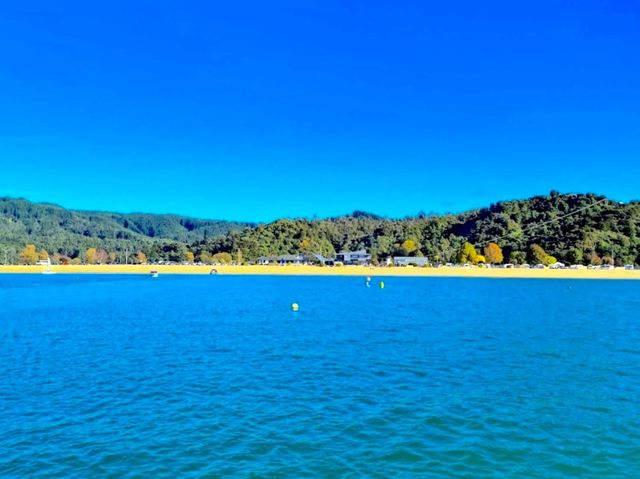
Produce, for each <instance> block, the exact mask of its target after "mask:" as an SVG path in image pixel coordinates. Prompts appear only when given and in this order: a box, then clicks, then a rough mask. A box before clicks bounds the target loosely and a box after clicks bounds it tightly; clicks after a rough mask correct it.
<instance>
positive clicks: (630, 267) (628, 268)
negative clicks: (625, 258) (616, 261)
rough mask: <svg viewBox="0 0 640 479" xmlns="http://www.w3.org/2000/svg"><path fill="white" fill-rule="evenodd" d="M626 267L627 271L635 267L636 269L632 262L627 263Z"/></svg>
mask: <svg viewBox="0 0 640 479" xmlns="http://www.w3.org/2000/svg"><path fill="white" fill-rule="evenodd" d="M624 269H626V270H627V271H633V270H634V269H636V267H635V266H634V265H632V264H625V265H624Z"/></svg>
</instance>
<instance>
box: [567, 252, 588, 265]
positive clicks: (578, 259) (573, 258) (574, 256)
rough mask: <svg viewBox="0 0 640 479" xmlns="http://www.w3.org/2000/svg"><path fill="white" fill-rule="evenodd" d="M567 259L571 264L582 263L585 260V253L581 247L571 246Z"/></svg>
mask: <svg viewBox="0 0 640 479" xmlns="http://www.w3.org/2000/svg"><path fill="white" fill-rule="evenodd" d="M566 259H567V261H568V262H569V263H571V264H581V263H582V261H584V254H583V252H582V250H581V249H578V248H569V250H568V251H567V256H566Z"/></svg>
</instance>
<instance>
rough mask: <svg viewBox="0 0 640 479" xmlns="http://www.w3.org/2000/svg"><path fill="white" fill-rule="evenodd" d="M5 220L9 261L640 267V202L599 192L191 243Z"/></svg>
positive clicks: (257, 230)
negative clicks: (13, 230)
mask: <svg viewBox="0 0 640 479" xmlns="http://www.w3.org/2000/svg"><path fill="white" fill-rule="evenodd" d="M147 216H153V215H147ZM10 221H11V220H10ZM6 222H7V219H6V217H3V216H0V261H3V259H4V262H5V263H7V262H9V263H14V262H23V263H26V262H31V261H33V262H35V261H37V259H38V257H39V256H44V254H45V253H46V254H47V256H48V257H50V258H51V259H52V261H54V262H59V263H65V262H69V263H74V262H75V263H93V262H95V263H136V262H139V263H144V262H158V261H171V262H203V263H207V264H209V263H231V262H234V263H240V264H241V263H246V262H253V261H255V260H257V259H258V258H259V257H260V256H270V255H282V254H300V253H302V254H309V255H312V254H320V255H323V256H325V257H328V258H330V257H333V256H334V255H335V254H336V253H337V252H339V251H345V250H350V251H354V250H360V249H365V250H367V251H368V252H370V253H371V254H372V262H373V263H374V264H376V263H382V262H383V261H384V260H385V259H386V258H387V257H390V256H427V257H428V258H429V260H430V262H432V263H473V264H479V263H494V264H500V263H504V262H508V263H514V264H522V263H531V264H538V263H542V264H546V265H548V264H552V263H554V262H556V261H561V262H564V263H568V264H585V265H588V264H594V265H600V264H615V265H623V264H628V263H636V264H640V238H639V236H638V231H639V230H640V203H638V202H631V203H628V204H620V203H618V202H615V201H611V200H608V199H606V198H605V197H603V196H597V195H593V194H578V195H562V194H559V193H557V192H551V194H549V195H547V196H536V197H533V198H530V199H526V200H516V201H506V202H500V203H496V204H493V205H491V206H489V207H488V208H483V209H478V210H473V211H469V212H465V213H462V214H447V215H424V214H421V215H418V216H416V217H409V218H404V219H388V218H382V217H379V216H376V215H372V214H368V213H364V212H355V213H353V214H351V215H347V216H341V217H336V218H329V219H318V220H309V219H282V220H278V221H274V222H272V223H269V224H259V225H253V226H246V225H245V226H242V227H241V226H237V227H231V228H229V230H228V231H226V232H224V233H221V234H218V235H215V236H211V237H209V236H207V237H204V236H202V237H200V238H199V239H196V240H194V241H177V240H175V239H173V238H162V237H149V236H144V235H141V234H139V233H132V232H129V233H128V234H131V236H130V237H128V238H119V239H116V238H113V237H110V236H108V235H107V236H105V237H104V238H100V237H99V236H98V237H96V236H94V235H91V236H82V235H80V236H79V237H78V236H77V235H76V236H72V237H71V236H70V237H65V238H64V239H55V238H57V236H58V235H59V230H58V229H54V230H53V232H52V233H51V235H53V237H54V238H51V237H47V231H46V229H43V227H42V226H41V228H40V230H38V231H37V232H33V233H32V234H29V233H28V232H24V233H25V234H23V235H19V236H18V237H15V236H12V235H11V234H10V233H7V228H6V227H3V226H2V225H3V224H4V223H6ZM40 224H41V225H46V224H47V219H46V218H41V221H40ZM236 225H237V224H236ZM9 231H10V229H9ZM54 239H55V240H54ZM27 245H32V246H33V249H35V253H36V256H35V259H34V256H33V254H32V253H33V251H31V248H30V252H29V255H24V254H23V253H24V249H25V247H26V246H27ZM2 255H4V258H3V256H2ZM38 255H39V256H38ZM49 255H50V256H49Z"/></svg>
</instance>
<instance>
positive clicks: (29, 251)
mask: <svg viewBox="0 0 640 479" xmlns="http://www.w3.org/2000/svg"><path fill="white" fill-rule="evenodd" d="M37 259H38V254H37V252H36V246H35V245H33V244H28V245H27V246H25V247H24V249H23V250H22V251H21V252H20V262H21V263H23V264H36V261H37Z"/></svg>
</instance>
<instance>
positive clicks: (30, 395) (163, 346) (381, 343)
mask: <svg viewBox="0 0 640 479" xmlns="http://www.w3.org/2000/svg"><path fill="white" fill-rule="evenodd" d="M377 281H379V278H378V279H374V282H373V284H372V287H371V288H366V287H365V286H364V281H363V279H361V278H320V277H225V276H211V277H208V276H207V277H177V276H174V277H171V276H161V277H160V278H157V279H152V278H149V277H131V276H63V275H56V276H44V275H38V276H23V275H20V276H9V275H6V276H0V477H27V478H31V477H154V478H159V477H167V478H171V477H212V478H213V477H252V478H258V477H264V478H279V477H292V478H301V477H335V478H360V477H375V478H389V477H468V478H484V477H496V478H498V477H500V478H502V477H523V478H525V477H527V478H534V477H540V478H543V477H544V478H556V477H557V478H565V477H580V478H606V477H615V478H626V477H628V478H638V477H640V282H624V281H611V282H604V281H602V282H601V281H562V280H515V279H509V280H497V279H453V278H434V279H428V278H384V281H385V284H386V288H385V289H380V288H379V287H377ZM294 301H295V302H298V303H299V304H300V311H299V312H297V313H293V312H292V311H291V309H290V305H291V303H292V302H294Z"/></svg>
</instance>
